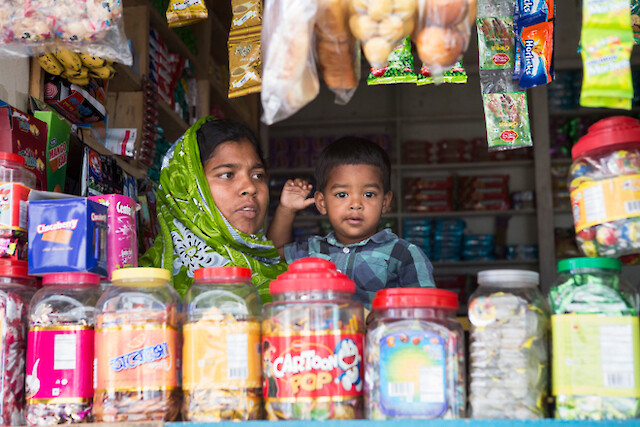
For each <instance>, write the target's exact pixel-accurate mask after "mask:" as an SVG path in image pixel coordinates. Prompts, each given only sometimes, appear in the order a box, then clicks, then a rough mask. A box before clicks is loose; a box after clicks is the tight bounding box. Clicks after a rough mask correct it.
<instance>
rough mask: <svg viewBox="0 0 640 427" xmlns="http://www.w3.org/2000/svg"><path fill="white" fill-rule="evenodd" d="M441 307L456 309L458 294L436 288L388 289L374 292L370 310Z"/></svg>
mask: <svg viewBox="0 0 640 427" xmlns="http://www.w3.org/2000/svg"><path fill="white" fill-rule="evenodd" d="M393 307H441V308H450V309H453V310H457V309H458V294H456V293H455V292H453V291H447V290H445V289H437V288H388V289H382V290H380V291H378V292H376V296H375V297H374V298H373V301H372V303H371V308H372V309H376V308H393Z"/></svg>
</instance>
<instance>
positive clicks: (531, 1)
mask: <svg viewBox="0 0 640 427" xmlns="http://www.w3.org/2000/svg"><path fill="white" fill-rule="evenodd" d="M515 8H516V11H517V14H518V18H519V20H520V21H522V22H525V23H527V24H528V25H532V24H539V23H541V22H546V21H549V20H551V19H553V17H554V10H555V5H554V0H516V4H515Z"/></svg>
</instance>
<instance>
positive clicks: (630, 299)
mask: <svg viewBox="0 0 640 427" xmlns="http://www.w3.org/2000/svg"><path fill="white" fill-rule="evenodd" d="M620 269H621V263H620V261H619V260H617V259H611V258H572V259H565V260H562V261H560V262H558V279H557V280H556V282H555V284H554V285H553V287H552V288H551V290H550V293H549V302H550V305H551V313H552V316H551V334H552V354H553V360H552V370H551V371H552V373H553V377H552V385H553V389H552V391H553V395H554V396H555V397H556V413H555V417H556V418H561V419H565V420H575V419H580V420H582V419H590V420H602V419H631V418H636V417H637V416H638V409H639V407H640V399H639V398H638V397H637V392H636V390H637V387H638V386H639V385H640V372H639V370H638V369H637V366H638V364H640V360H639V358H640V354H638V348H639V346H640V343H639V340H640V333H639V329H640V325H639V321H638V306H637V304H638V293H637V291H636V290H635V289H633V288H632V287H631V286H630V285H629V284H628V283H627V282H626V281H625V280H624V279H623V278H622V277H621V276H620Z"/></svg>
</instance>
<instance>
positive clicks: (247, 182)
mask: <svg viewBox="0 0 640 427" xmlns="http://www.w3.org/2000/svg"><path fill="white" fill-rule="evenodd" d="M204 175H205V176H206V177H207V182H208V183H209V189H210V190H211V196H212V197H213V201H214V203H215V204H216V206H217V207H218V210H220V213H222V215H223V216H224V217H225V218H226V219H227V221H229V222H230V223H231V225H232V226H233V227H234V228H235V229H236V230H238V231H241V232H243V233H246V234H256V233H257V232H258V231H259V230H260V228H261V227H262V223H263V222H264V217H265V215H266V213H267V202H268V200H269V189H268V187H267V176H266V170H265V167H264V164H263V163H262V161H261V160H260V157H258V153H257V152H256V150H255V148H254V146H253V144H251V142H249V141H248V140H246V139H241V140H240V141H227V142H223V143H222V144H220V145H218V146H217V147H216V149H215V150H214V152H213V155H212V156H211V158H210V159H209V160H207V161H206V162H205V164H204Z"/></svg>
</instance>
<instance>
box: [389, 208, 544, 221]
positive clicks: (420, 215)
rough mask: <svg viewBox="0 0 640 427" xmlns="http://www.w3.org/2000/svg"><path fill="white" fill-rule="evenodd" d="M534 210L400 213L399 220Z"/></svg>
mask: <svg viewBox="0 0 640 427" xmlns="http://www.w3.org/2000/svg"><path fill="white" fill-rule="evenodd" d="M535 214H536V210H535V209H507V210H499V211H450V212H424V213H422V212H420V213H413V212H412V213H401V214H399V215H398V217H399V219H414V218H416V219H417V218H450V217H470V216H512V215H535Z"/></svg>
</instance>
